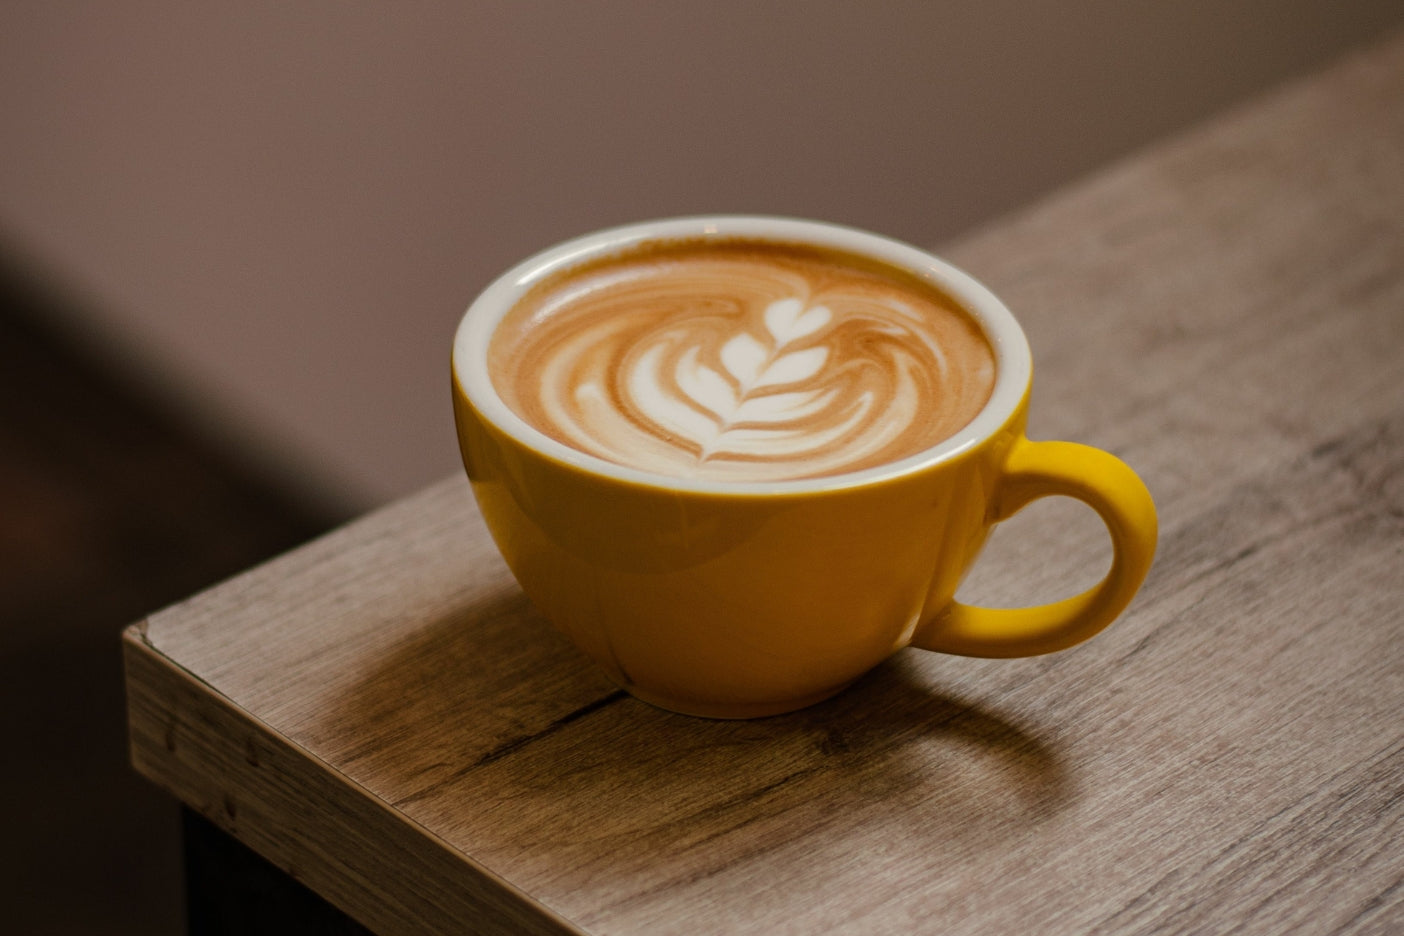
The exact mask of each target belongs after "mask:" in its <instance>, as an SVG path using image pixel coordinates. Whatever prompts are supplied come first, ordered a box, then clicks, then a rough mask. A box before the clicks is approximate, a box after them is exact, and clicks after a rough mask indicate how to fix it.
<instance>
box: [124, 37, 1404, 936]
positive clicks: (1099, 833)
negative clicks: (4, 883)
mask: <svg viewBox="0 0 1404 936" xmlns="http://www.w3.org/2000/svg"><path fill="white" fill-rule="evenodd" d="M943 252H944V253H945V254H946V255H947V256H949V257H950V258H951V259H952V260H954V261H955V262H956V263H958V264H960V265H962V266H964V267H966V268H968V269H969V270H971V271H972V272H973V273H975V274H976V275H977V276H979V277H980V278H982V279H984V280H985V281H986V282H988V283H989V284H990V285H991V286H992V287H993V288H994V289H995V291H996V292H998V293H1000V294H1001V295H1002V296H1003V297H1004V298H1005V300H1006V301H1007V302H1008V303H1009V305H1010V306H1011V307H1012V308H1013V309H1014V310H1015V312H1016V314H1017V315H1019V316H1020V318H1021V319H1022V320H1023V322H1024V323H1025V325H1026V328H1027V331H1028V333H1029V337H1030V341H1031V343H1032V345H1033V348H1034V356H1035V360H1036V361H1037V363H1038V375H1037V378H1036V380H1035V391H1034V395H1035V404H1034V410H1033V414H1032V419H1031V429H1032V432H1033V434H1034V435H1035V436H1036V437H1043V438H1054V437H1057V438H1069V439H1074V440H1079V441H1085V442H1089V443H1092V444H1095V445H1099V446H1102V447H1104V448H1108V449H1110V450H1111V451H1114V452H1116V453H1117V454H1118V455H1120V456H1121V457H1122V458H1124V459H1126V460H1127V461H1128V462H1130V463H1131V464H1132V465H1133V466H1135V467H1136V468H1137V469H1138V470H1139V471H1140V472H1141V473H1142V474H1143V476H1144V477H1145V479H1146V481H1147V483H1148V484H1149V486H1150V487H1151V489H1152V491H1153V492H1154V493H1155V495H1156V498H1157V500H1158V503H1159V505H1160V511H1161V524H1162V540H1161V545H1160V554H1159V558H1158V560H1157V564H1156V566H1155V568H1154V569H1153V570H1152V572H1151V576H1150V578H1149V580H1148V582H1147V584H1146V587H1145V589H1144V591H1143V592H1142V594H1141V595H1140V597H1139V598H1138V599H1137V601H1136V602H1135V604H1134V605H1133V606H1132V609H1131V611H1130V612H1129V613H1128V614H1127V615H1126V616H1125V617H1124V618H1123V619H1122V620H1121V621H1119V622H1118V623H1117V624H1115V625H1113V626H1112V628H1111V629H1110V630H1108V631H1107V632H1106V633H1104V634H1103V635H1101V636H1099V637H1097V638H1096V639H1094V640H1093V641H1091V642H1090V643H1088V644H1085V645H1083V646H1081V647H1078V648H1075V649H1073V650H1070V651H1067V652H1064V653H1061V654H1057V655H1054V656H1051V657H1045V658H1038V659H1031V660H1020V661H982V660H969V659H961V658H956V657H943V656H937V655H934V654H927V653H922V652H920V651H904V652H903V653H901V654H899V655H898V656H897V657H895V658H894V659H893V660H891V661H890V662H889V663H887V664H885V665H884V666H882V667H881V668H879V670H877V671H876V672H874V673H873V674H871V675H870V676H869V677H867V678H866V679H864V680H863V681H861V682H860V683H859V684H858V685H856V686H855V687H854V688H852V689H851V690H849V691H848V692H846V693H844V694H843V695H841V696H839V697H838V698H836V699H833V700H831V701H829V702H827V703H824V704H822V705H819V706H816V707H814V708H812V709H809V710H807V711H803V712H799V713H797V714H793V715H788V716H783V717H778V718H771V719H765V720H760V721H751V722H715V721H704V720H698V719H693V718H687V717H683V716H678V715H672V714H668V713H665V712H662V711H658V710H656V709H653V708H650V707H649V706H647V705H644V704H642V703H640V702H637V701H634V700H633V699H631V698H629V697H627V696H625V695H624V694H623V693H621V692H619V691H617V690H615V689H614V688H613V687H611V686H610V685H609V684H607V683H606V682H605V681H604V680H603V679H602V678H601V677H600V676H599V675H598V674H597V673H596V672H595V671H594V670H593V669H592V668H591V667H590V665H589V664H587V663H586V662H584V661H583V660H582V659H581V658H580V657H579V656H577V655H576V653H575V652H574V651H573V650H572V649H571V648H570V647H569V646H568V645H567V644H565V643H564V642H563V640H561V639H560V638H558V637H557V636H556V635H555V634H554V632H553V631H552V630H551V629H550V628H549V627H548V625H546V624H545V623H544V622H543V621H542V620H541V619H540V618H539V617H538V616H536V615H535V614H534V613H533V612H532V611H531V609H530V608H529V607H528V606H527V605H526V604H525V602H524V600H523V598H522V597H521V595H520V593H519V591H518V590H517V588H516V586H515V584H514V583H513V581H512V579H511V578H510V576H509V575H508V573H507V572H506V570H505V568H504V567H503V565H502V564H501V562H500V560H499V559H498V557H497V555H496V553H495V551H494V549H493V547H492V545H491V544H490V542H489V540H488V537H487V535H486V534H485V532H484V530H483V528H482V525H481V523H480V520H479V517H478V514H477V512H476V509H475V507H474V505H473V502H472V499H471V496H470V493H469V489H468V486H467V483H466V481H465V480H463V479H462V478H451V479H449V480H446V481H444V482H443V483H441V484H438V485H436V486H434V487H432V488H430V489H428V490H426V491H424V492H423V493H422V494H420V495H418V496H415V497H412V498H410V499H408V500H405V501H403V502H401V503H397V504H394V505H392V506H390V507H388V508H386V509H384V510H382V511H380V512H377V513H375V514H372V515H370V516H368V517H366V518H364V519H362V520H360V521H358V522H356V523H353V524H351V525H350V526H348V527H346V528H344V529H341V530H339V531H337V532H335V533H333V534H331V535H330V536H327V537H326V538H324V539H321V540H318V541H316V542H313V543H311V544H309V545H307V546H305V547H303V548H300V549H298V550H296V551H294V552H292V553H290V554H288V555H286V556H283V557H282V558H279V559H277V560H276V561H273V562H271V563H269V564H267V565H265V566H262V567H260V568H257V569H254V570H252V571H250V572H248V573H247V574H245V575H242V576H240V577H238V578H236V579H234V580H232V581H230V582H227V583H225V584H223V585H221V586H219V587H217V588H215V589H213V590H211V591H209V592H206V593H205V594H202V595H199V596H196V597H194V598H192V599H190V600H189V601H187V602H185V603H182V604H180V605H177V606H175V607H172V608H169V609H166V610H164V611H161V612H159V613H157V614H154V615H152V616H151V617H150V618H148V619H147V620H145V621H143V622H141V623H139V624H136V625H134V626H133V627H132V628H130V629H129V630H128V631H127V633H126V643H125V645H126V650H127V665H128V673H127V680H128V686H129V694H130V721H131V741H132V757H133V760H134V762H135V764H136V766H137V768H138V769H139V770H140V771H142V772H143V773H144V774H146V775H147V776H148V777H150V778H151V779H152V780H154V781H155V782H157V783H158V784H160V785H162V786H163V787H165V788H166V789H168V790H170V791H171V792H172V793H174V794H175V795H176V796H178V797H179V798H180V799H181V800H182V801H184V802H185V803H186V804H188V805H189V806H191V807H193V808H194V809H196V810H198V811H199V812H200V813H202V814H204V815H205V816H207V817H209V818H210V819H212V820H213V821H214V822H215V823H217V824H218V825H220V826H222V827H223V828H225V829H227V830H228V831H230V832H231V833H233V835H234V836H237V837H238V838H239V839H241V840H243V841H244V842H246V843H248V844H249V845H251V846H252V847H253V848H254V849H256V850H257V851H259V852H261V853H262V854H263V855H265V856H267V857H268V858H269V859H270V860H272V861H273V862H275V863H276V864H277V865H278V866H280V867H281V868H283V869H285V870H286V871H287V872H288V873H289V874H291V875H293V876H294V877H295V878H297V879H299V880H302V881H305V882H306V883H307V884H309V885H310V886H311V887H312V888H314V889H315V890H317V891H319V892H320V893H322V894H323V895H325V896H326V897H328V898H329V899H330V900H332V901H333V902H335V903H336V904H337V905H339V906H340V907H342V908H344V909H345V910H346V911H347V912H348V913H350V914H351V915H353V916H354V917H356V918H357V919H359V920H360V921H362V922H363V923H365V924H366V925H367V926H370V927H371V928H373V929H375V930H376V931H378V932H381V933H384V934H395V933H465V932H494V933H495V932H502V933H508V932H511V933H518V932H520V933H616V934H627V933H689V934H691V933H728V934H730V933H735V934H751V933H757V934H760V933H765V934H770V933H829V932H838V933H876V932H893V933H909V932H911V933H918V932H921V933H925V932H930V933H948V934H956V933H1015V932H1028V931H1031V930H1033V931H1039V932H1077V933H1151V932H1188V931H1194V932H1214V933H1222V932H1229V931H1234V932H1249V933H1281V932H1285V931H1288V930H1294V929H1299V930H1301V931H1308V932H1321V933H1325V932H1331V933H1337V932H1339V933H1385V932H1400V931H1404V36H1401V37H1396V38H1394V39H1392V40H1391V41H1389V42H1387V43H1385V44H1383V45H1380V46H1377V47H1375V48H1373V49H1371V50H1367V51H1366V52H1365V53H1363V54H1360V55H1358V56H1356V57H1354V58H1352V59H1350V60H1348V61H1346V62H1345V63H1343V64H1342V65H1340V66H1338V67H1336V68H1334V69H1333V70H1331V71H1329V72H1327V73H1325V74H1323V75H1320V76H1317V77H1315V78H1313V79H1311V80H1309V81H1306V82H1303V83H1298V84H1296V85H1293V86H1291V87H1288V88H1286V89H1285V90H1284V91H1282V92H1280V93H1278V94H1275V95H1273V96H1272V97H1270V98H1267V99H1265V100H1262V101H1260V102H1257V103H1256V104H1254V105H1253V106H1252V107H1249V108H1247V109H1244V110H1240V111H1238V112H1236V113H1232V114H1229V115H1227V116H1226V117H1224V118H1223V119H1220V120H1216V121H1215V122H1213V123H1211V124H1209V125H1207V126H1204V127H1201V128H1200V129H1198V130H1197V131H1195V132H1193V133H1192V134H1190V135H1188V136H1185V137H1182V138H1180V139H1176V140H1172V141H1170V142H1168V143H1166V144H1164V145H1161V146H1159V147H1157V148H1155V149H1153V150H1151V151H1149V152H1146V153H1143V154H1140V155H1138V156H1136V157H1135V158H1132V159H1130V160H1128V161H1125V162H1123V163H1121V164H1118V165H1114V166H1112V167H1111V168H1109V169H1107V170H1106V171H1104V172H1102V173H1100V174H1099V175H1097V176H1096V177H1094V178H1092V179H1090V180H1088V181H1087V182H1085V183H1084V184H1081V185H1078V186H1076V187H1074V188H1072V189H1070V190H1067V191H1065V192H1063V193H1061V194H1059V195H1057V196H1055V197H1053V198H1051V199H1049V200H1048V201H1046V202H1044V203H1042V204H1039V205H1036V206H1034V207H1033V208H1032V209H1031V210H1029V211H1027V212H1026V213H1024V214H1022V215H1020V216H1018V217H1014V218H1011V219H1007V220H1004V221H1001V222H999V223H997V224H994V225H993V226H991V227H990V228H988V229H987V230H984V231H982V232H978V233H976V234H975V235H974V236H971V237H969V238H967V239H965V240H963V241H962V242H960V243H958V244H954V245H951V246H949V247H948V248H947V249H946V250H944V251H943ZM445 413H446V414H447V400H446V401H445ZM445 418H446V419H447V415H446V417H445ZM445 431H449V430H448V428H447V423H446V428H445ZM996 540H997V541H996V542H995V543H994V544H993V545H992V547H991V550H990V552H989V554H988V555H987V556H986V557H985V558H984V559H983V560H982V565H981V566H980V568H979V570H978V574H977V575H976V576H975V580H974V581H972V582H971V583H968V586H967V588H968V589H969V590H970V591H968V592H967V594H969V595H972V596H974V597H979V598H983V599H985V600H989V601H1002V602H1005V603H1009V604H1016V603H1021V602H1032V601H1037V600H1046V599H1049V598H1051V597H1054V596H1055V595H1057V594H1058V593H1060V592H1069V591H1071V590H1072V588H1073V587H1074V586H1075V585H1077V584H1079V581H1085V580H1090V579H1092V578H1095V577H1096V574H1097V573H1098V571H1099V569H1098V568H1097V565H1098V563H1099V562H1103V561H1105V556H1106V554H1107V552H1108V550H1107V547H1106V544H1105V542H1104V540H1105V536H1104V534H1102V533H1101V532H1100V527H1099V526H1098V525H1097V524H1096V523H1095V521H1093V520H1091V519H1090V518H1089V516H1087V515H1086V511H1084V510H1081V509H1080V508H1070V509H1068V510H1064V509H1061V508H1058V507H1041V506H1038V505H1036V507H1035V508H1031V509H1030V512H1029V514H1028V515H1027V516H1023V515H1021V516H1020V517H1019V518H1016V519H1015V520H1013V521H1010V523H1009V524H1007V525H1006V528H1005V529H1001V531H1000V532H999V533H998V534H997V536H996Z"/></svg>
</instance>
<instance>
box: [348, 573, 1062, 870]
mask: <svg viewBox="0 0 1404 936" xmlns="http://www.w3.org/2000/svg"><path fill="white" fill-rule="evenodd" d="M340 702H341V704H339V705H338V706H336V707H335V709H336V711H335V712H330V713H328V714H327V716H326V717H325V722H326V724H325V731H326V733H327V737H333V736H337V737H340V738H342V739H343V747H345V750H346V752H347V757H346V761H347V763H348V764H349V768H348V773H350V774H351V775H352V777H353V779H357V780H358V781H359V782H361V783H363V784H364V785H366V786H367V787H368V788H370V789H372V791H373V792H376V793H378V794H379V795H382V796H383V797H385V798H386V799H388V800H389V801H390V802H391V803H392V804H394V805H395V806H397V807H398V808H399V809H401V810H402V811H404V812H405V813H406V814H407V815H408V816H409V817H410V818H412V819H414V820H416V821H418V822H420V823H422V824H424V825H425V826H426V827H427V828H430V829H433V830H435V831H436V833H437V834H440V835H442V836H443V837H444V838H445V839H446V840H447V841H448V842H449V843H450V844H452V845H454V846H456V847H458V848H460V849H461V850H463V851H465V852H466V853H468V854H471V855H472V856H473V857H475V858H476V859H478V860H480V861H483V862H485V863H486V864H487V865H488V866H489V867H492V868H493V869H494V870H495V871H497V872H498V873H501V874H504V875H506V876H508V877H509V878H511V879H515V880H522V879H523V877H524V876H525V878H528V879H529V878H530V877H531V875H538V876H540V875H546V876H549V877H551V878H552V879H555V880H556V881H557V882H558V883H559V884H560V885H561V886H563V887H566V888H571V887H580V886H583V885H585V884H587V883H589V882H590V881H592V880H594V879H595V878H597V877H598V876H600V875H605V876H608V877H610V878H611V879H615V880H616V881H617V880H619V879H621V876H622V878H629V877H630V876H633V878H634V879H635V880H636V882H641V881H644V880H646V879H653V878H655V877H657V876H658V875H660V874H662V875H665V876H666V875H668V874H673V873H677V874H681V873H684V872H683V871H682V870H680V869H683V868H686V869H689V870H687V871H686V872H685V873H686V874H688V875H691V876H692V877H697V876H698V875H702V876H705V875H706V874H709V873H715V872H716V871H717V870H719V869H720V868H721V867H723V864H722V863H723V862H724V864H728V865H729V864H731V863H734V860H735V856H736V855H737V854H744V855H748V856H755V855H759V854H761V853H764V852H768V851H771V850H774V849H784V848H803V847H807V846H806V836H808V835H809V833H811V832H812V831H814V830H815V829H818V828H821V827H822V828H824V829H825V834H824V835H823V836H821V837H818V838H819V839H821V840H822V841H823V842H824V843H827V844H825V845H823V846H822V847H823V848H844V847H849V846H852V845H853V844H854V843H855V842H856V841H858V840H859V839H861V840H862V841H865V842H871V841H872V840H873V837H874V836H879V837H881V838H882V839H883V841H884V843H885V844H884V847H885V848H888V849H889V850H890V849H894V848H895V849H897V850H898V851H901V850H903V849H911V850H912V853H913V854H914V855H915V854H917V853H918V852H920V851H925V850H929V849H930V848H931V847H932V846H933V845H939V846H940V849H941V852H942V854H943V855H944V856H945V859H952V860H953V859H956V858H958V857H959V856H960V855H961V854H962V853H965V854H967V856H969V855H973V854H975V853H976V852H979V851H981V850H984V849H989V848H997V847H1000V845H1001V843H1004V842H1007V841H1008V839H1009V838H1010V837H1011V836H1017V835H1019V834H1020V833H1021V830H1025V829H1027V828H1028V827H1029V826H1030V824H1032V823H1038V822H1041V821H1044V820H1046V819H1048V818H1050V817H1053V816H1055V815H1057V814H1058V813H1060V812H1062V811H1063V810H1064V809H1065V808H1066V807H1067V806H1068V805H1069V804H1070V803H1071V802H1073V801H1074V800H1075V798H1076V783H1075V782H1074V777H1073V776H1072V774H1071V772H1070V770H1069V769H1068V766H1067V762H1066V759H1065V758H1064V757H1063V756H1061V755H1060V752H1059V750H1058V747H1057V745H1056V744H1055V743H1054V742H1053V741H1052V740H1051V737H1052V732H1051V731H1048V730H1045V729H1044V728H1043V727H1041V726H1039V725H1036V724H1030V723H1029V721H1028V719H1027V718H1022V719H1019V720H1016V719H1014V718H1012V717H1010V716H1008V715H1006V714H1004V713H1001V712H1000V711H998V710H997V709H993V708H989V707H984V706H980V705H975V704H970V703H968V702H966V701H964V700H962V699H960V698H958V697H956V696H954V695H949V694H945V693H943V692H942V691H941V690H940V689H939V688H935V687H933V686H932V685H930V677H928V676H926V675H924V674H923V673H922V672H921V670H920V667H918V666H916V665H915V664H913V663H912V662H911V660H910V658H909V657H907V656H905V655H903V654H899V655H897V656H896V657H894V658H893V659H891V660H889V661H887V662H886V663H884V664H882V665H881V666H879V667H878V668H877V669H875V670H874V671H872V672H871V673H869V674H868V675H867V676H865V677H863V678H862V679H860V680H859V681H858V682H857V683H855V684H854V685H853V686H851V687H850V688H849V689H847V690H846V691H844V692H843V693H841V694H840V695H838V696H836V697H835V698H833V699H830V700H828V701H826V702H823V703H820V704H818V705H815V706H812V707H810V708H808V709H805V710H802V711H799V712H794V713H790V714H787V715H779V716H772V717H769V718H764V719H757V720H752V721H713V720H706V719H700V718H695V717H690V716H685V715H677V714H673V713H670V712H666V711H663V710H661V709H657V708H654V707H652V706H650V705H647V704H645V703H643V702H640V701H638V700H636V699H634V698H632V697H631V696H629V695H627V694H626V693H625V692H624V691H623V690H620V689H617V688H614V687H613V686H612V685H610V684H609V683H608V682H607V681H606V680H605V679H604V677H603V676H602V675H601V674H600V673H599V672H598V670H596V669H595V667H594V665H593V664H592V663H590V662H589V661H588V660H586V659H585V658H584V657H583V656H581V655H580V654H579V653H577V652H576V651H575V649H574V648H573V647H572V646H571V645H570V644H569V643H567V642H566V641H565V639H564V638H563V637H561V636H560V635H558V634H557V633H556V632H555V631H554V629H552V628H551V626H550V625H549V624H548V623H547V622H546V621H545V620H543V619H542V618H541V617H540V616H539V615H538V614H537V613H536V612H535V611H534V610H532V609H531V607H530V606H529V605H528V604H527V603H526V600H525V598H524V597H522V596H521V595H520V593H519V592H515V591H511V592H507V591H504V592H503V593H502V594H501V595H498V596H496V597H493V598H492V599H490V600H489V601H487V602H486V603H483V604H480V605H478V606H476V607H475V608H474V609H471V610H470V611H460V612H456V613H453V614H449V615H446V616H445V617H443V618H442V619H440V620H438V621H434V622H432V623H430V624H429V625H428V626H424V627H421V628H419V629H418V630H417V631H416V632H414V633H413V634H412V635H408V636H407V637H406V639H404V640H403V641H401V642H399V643H397V644H396V645H394V646H393V648H392V649H391V650H389V651H388V652H387V653H386V654H385V656H384V657H383V659H381V660H380V661H379V663H378V664H377V665H376V666H374V667H373V668H372V669H370V670H369V671H368V672H366V673H365V674H364V675H363V676H362V678H360V679H359V680H357V681H356V682H355V683H353V684H351V685H349V686H348V688H347V690H346V692H345V694H344V696H343V697H342V698H341V699H340ZM352 738H355V739H357V740H355V741H354V742H352V741H351V740H350V739H352ZM346 745H350V746H349V747H346ZM809 841H810V843H811V844H812V842H813V841H814V840H813V839H810V840H809ZM723 854H725V855H727V856H729V857H727V858H726V859H722V858H721V857H720V856H721V855H723ZM945 859H943V860H945ZM669 868H672V869H673V870H672V871H669V870H668V869H669ZM708 869H711V870H708Z"/></svg>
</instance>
